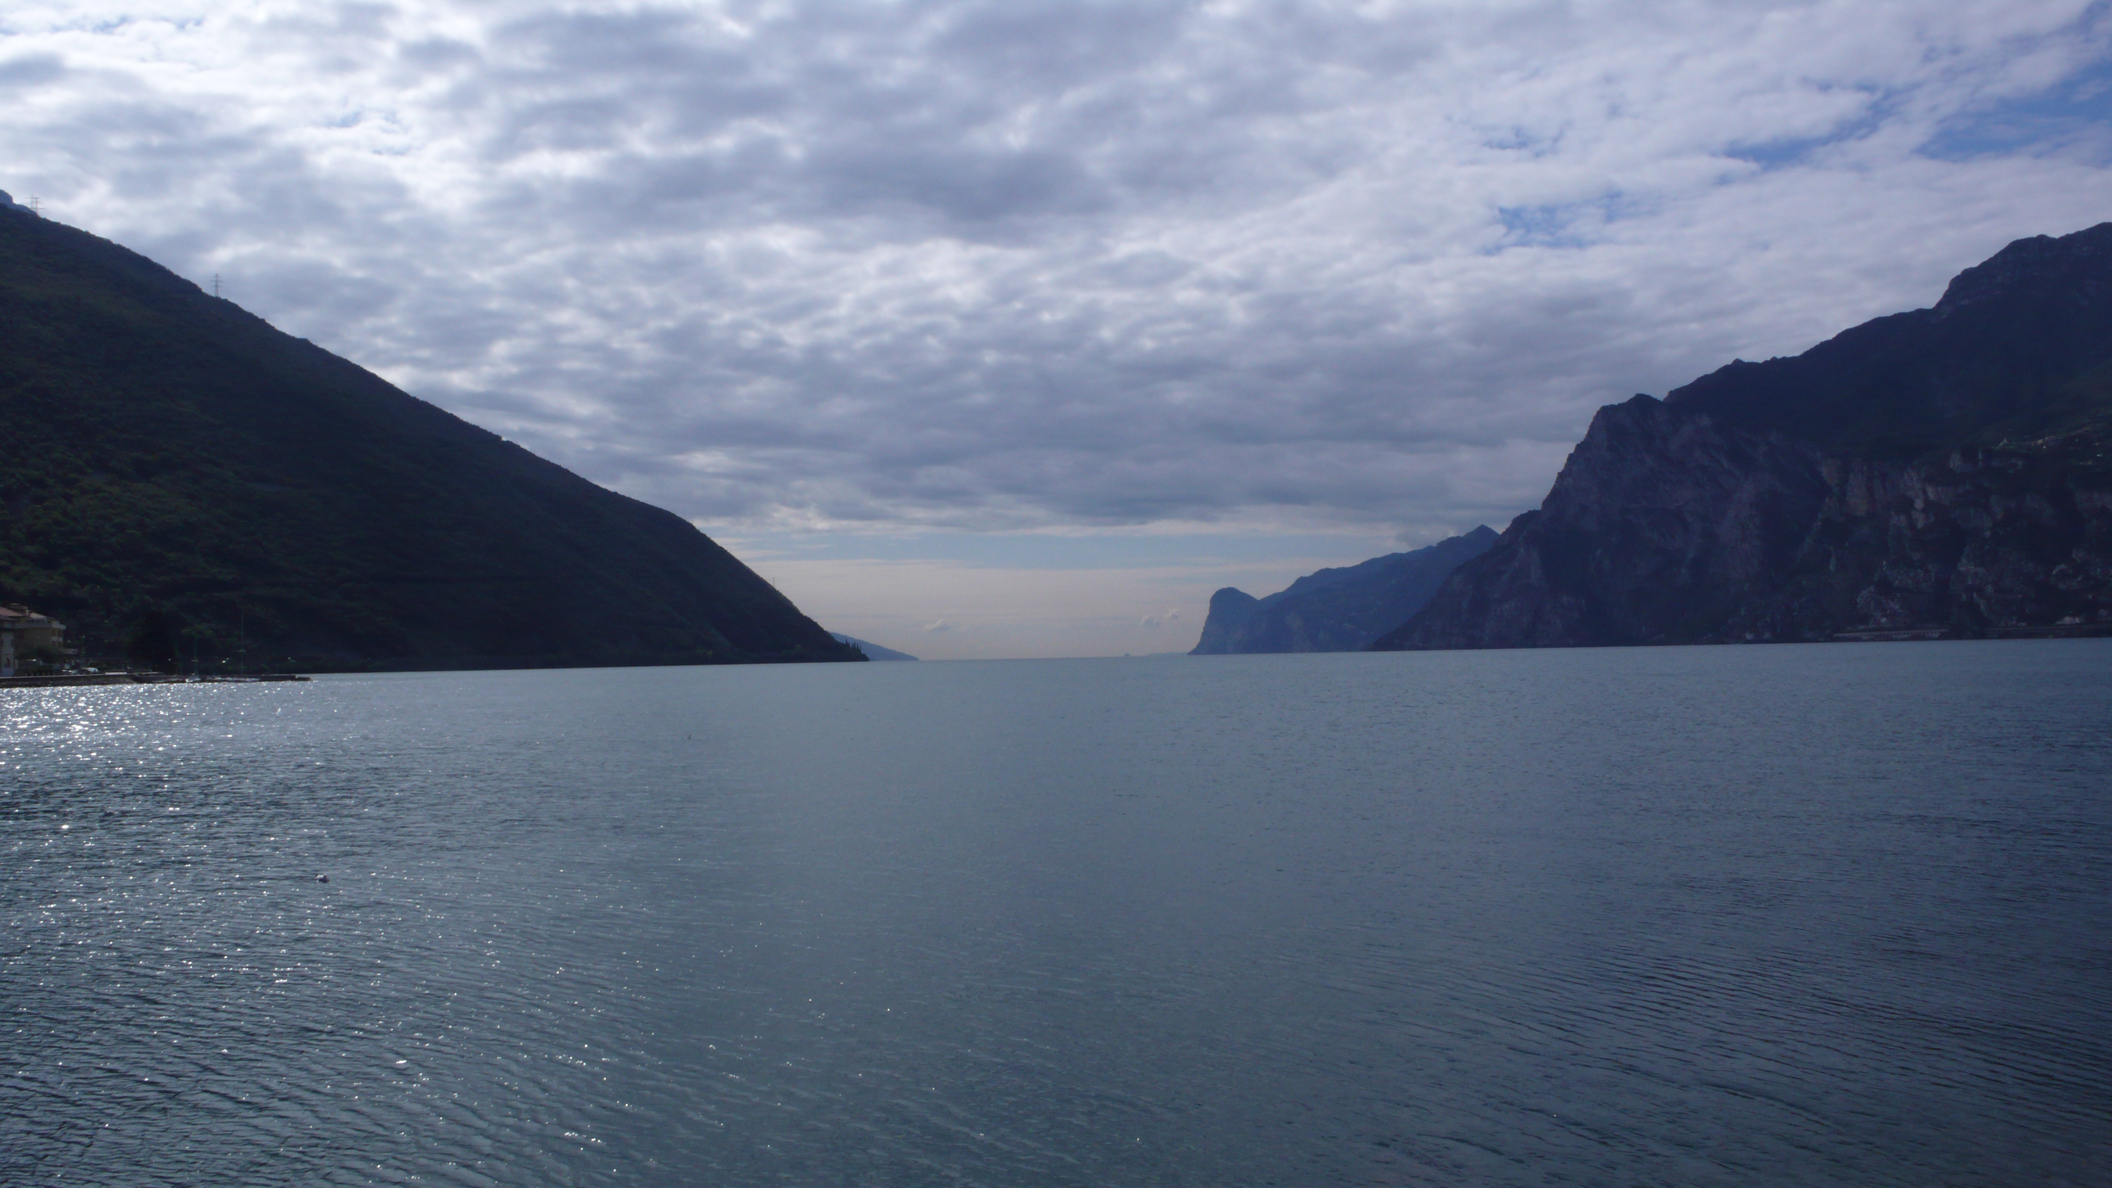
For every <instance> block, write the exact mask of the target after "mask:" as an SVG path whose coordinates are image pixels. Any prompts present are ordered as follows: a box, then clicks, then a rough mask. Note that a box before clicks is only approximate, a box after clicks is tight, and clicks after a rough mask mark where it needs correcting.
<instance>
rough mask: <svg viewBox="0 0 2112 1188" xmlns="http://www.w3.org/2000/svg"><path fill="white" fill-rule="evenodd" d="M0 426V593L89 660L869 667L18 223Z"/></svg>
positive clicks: (661, 530)
mask: <svg viewBox="0 0 2112 1188" xmlns="http://www.w3.org/2000/svg"><path fill="white" fill-rule="evenodd" d="M0 423H4V424H5V426H6V430H5V432H4V433H0V599H5V600H10V601H22V602H27V603H29V604H31V605H33V606H36V607H37V608H38V609H39V610H43V611H46V612H48V613H50V614H52V615H54V616H55V617H57V618H60V619H62V620H64V621H65V622H66V623H67V625H68V627H69V628H70V629H71V630H70V631H69V642H72V643H79V644H84V645H85V646H86V648H87V650H88V653H89V655H90V656H91V657H92V658H95V659H106V660H112V661H122V660H123V659H124V658H125V657H126V655H127V653H128V652H129V653H131V654H132V657H133V659H134V660H137V661H145V662H154V663H162V664H169V663H175V662H177V661H179V660H180V661H181V662H182V663H183V664H184V666H185V667H188V666H189V665H190V664H192V663H198V664H201V665H207V666H210V665H214V664H216V662H218V661H220V660H222V659H230V662H231V663H239V662H240V661H239V660H237V659H234V658H236V657H238V656H240V657H246V659H247V660H248V662H249V663H251V664H254V665H264V664H269V665H274V666H294V667H302V668H446V667H512V666H528V665H580V664H653V663H662V664H664V663H707V662H708V663H722V662H738V661H754V660H856V659H860V657H859V656H858V654H857V653H856V652H855V651H854V650H853V649H851V648H848V647H846V646H844V645H842V644H839V643H837V642H836V641H835V640H834V639H831V638H830V637H829V635H828V633H827V632H825V631H823V630H822V629H821V627H820V626H819V625H817V624H816V623H814V622H813V621H812V620H810V619H808V618H807V617H806V616H805V615H803V614H801V613H800V612H799V609H798V608H797V607H795V606H793V605H792V603H791V602H790V601H788V600H787V599H786V598H785V597H784V596H783V595H781V594H779V593H778V592H777V591H776V590H775V589H773V588H771V586H770V584H769V583H768V582H765V581H764V580H762V579H761V578H760V577H758V576H756V574H754V573H753V572H751V571H750V570H749V569H748V568H747V567H746V566H745V565H742V564H741V562H740V561H739V560H738V559H736V558H735V557H733V556H732V555H731V554H730V553H728V552H726V550H724V549H722V548H720V547H719V546H718V545H717V544H715V543H713V542H712V541H711V540H710V539H709V538H707V537H706V536H705V535H704V534H703V533H701V532H699V531H697V529H696V528H695V527H694V526H692V525H691V524H689V523H688V522H687V521H685V520H683V519H682V518H681V517H679V516H676V515H674V514H673V513H671V512H667V511H662V510H661V509H659V508H655V507H649V506H647V505H646V504H643V503H640V502H638V501H636V500H634V499H628V498H625V497H624V496H622V495H618V494H616V493H615V492H613V491H608V490H605V489H603V488H601V487H598V486H595V485H594V484H593V483H590V482H588V481H587V480H585V479H582V478H580V477H579V476H577V475H574V474H572V473H570V472H568V471H566V470H564V469H563V468H561V467H559V466H557V465H555V464H553V463H550V462H547V461H544V460H543V459H541V458H538V457H536V456H534V455H533V454H530V453H529V452H528V451H526V450H524V449H522V448H521V447H519V446H517V445H513V444H510V443H508V442H506V441H503V440H501V439H500V438H499V437H498V436H497V435H496V434H493V433H490V432H488V431H486V430H484V429H480V428H478V427H477V426H474V425H471V424H469V423H467V422H465V421H462V420H460V419H458V418H456V417H454V416H452V415H450V414H448V413H447V412H445V411H443V410H441V409H439V408H436V407H434V406H433V405H430V404H427V403H425V402H423V401H421V400H417V399H415V398H413V397H411V396H409V395H407V394H405V393H403V392H401V391H398V390H397V389H396V388H394V387H391V386H390V385H389V384H388V383H386V382H385V381H383V380H382V379H381V378H380V377H378V376H375V375H373V374H371V373H369V372H367V371H364V370H362V369H360V368H359V367H357V366H354V365H353V364H351V363H349V362H346V361H345V360H343V359H340V358H337V357H336V356H334V355H331V354H330V353H328V352H327V351H324V350H323V349H321V348H320V347H317V346H315V345H313V344H311V343H308V342H306V341H303V340H301V339H297V338H293V337H290V336H288V335H286V334H283V333H281V332H279V331H278V330H275V329H273V328H272V327H271V326H269V325H267V324H266V323H265V322H264V321H263V320H261V319H259V318H257V317H255V316H253V315H251V314H249V313H246V312H244V311H243V310H241V309H240V308H238V307H237V306H235V305H234V304H233V303H231V302H227V301H222V300H219V299H218V298H215V297H212V296H209V295H207V294H205V293H202V292H200V291H199V289H198V286H196V285H194V284H192V283H190V282H188V281H186V280H183V279H182V278H180V277H177V276H175V275H173V274H172V273H170V272H168V271H167V270H166V269H164V268H162V267H160V266H159V265H157V264H155V263H154V262H152V261H151V260H148V259H146V258H145V257H142V256H139V255H136V254H134V253H132V252H130V251H127V250H125V249H124V248H122V247H119V246H117V245H116V244H113V243H109V242H107V241H104V240H101V239H97V238H96V237H94V236H92V235H89V234H86V233H85V232H82V231H78V230H75V229H73V228H71V227H65V226H62V225H60V224H57V223H53V222H49V221H47V220H43V219H39V218H37V217H35V216H34V215H32V214H29V213H27V212H24V211H20V210H14V209H0Z"/></svg>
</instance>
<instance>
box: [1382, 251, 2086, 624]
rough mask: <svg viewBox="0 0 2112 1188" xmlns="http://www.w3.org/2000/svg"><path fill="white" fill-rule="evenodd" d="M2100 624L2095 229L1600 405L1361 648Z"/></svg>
mask: <svg viewBox="0 0 2112 1188" xmlns="http://www.w3.org/2000/svg"><path fill="white" fill-rule="evenodd" d="M2108 632H2112V223H2106V224H2100V225H2099V226H2096V227H2093V228H2091V229H2089V230H2087V231H2081V232H2077V233H2076V234H2073V235H2069V236H2066V237H2064V238H2060V239H2051V238H2047V237H2045V236H2040V237H2037V238H2033V239H2022V240H2018V241H2017V242H2015V243H2012V244H2010V245H2009V246H2008V247H2006V248H2004V249H2002V251H2001V252H1999V253H1997V254H1996V255H1995V256H1994V257H1992V258H1991V259H1989V260H1988V261H1987V262H1986V263H1983V264H1980V265H1978V266H1976V267H1973V268H1969V269H1967V270H1966V271H1964V272H1963V273H1960V274H1959V275H1958V277H1957V279H1955V280H1953V281H1952V282H1951V284H1950V287H1949V289H1948V290H1947V291H1946V292H1945V293H1944V295H1943V299H1942V300H1941V301H1939V302H1937V303H1936V305H1935V306H1934V307H1933V308H1931V309H1921V310H1914V311H1912V312H1910V313H1902V314H1894V315H1892V316H1890V317H1883V318H1878V319H1876V320H1875V321H1871V322H1866V323H1864V324H1863V325H1861V326H1858V327H1856V328H1855V329H1852V330H1849V331H1847V332H1845V333H1843V334H1841V335H1839V336H1838V337H1835V338H1833V339H1831V340H1829V341H1827V342H1824V343H1821V344H1819V345H1818V346H1816V347H1813V348H1812V349H1811V350H1809V351H1806V352H1805V353H1803V354H1801V355H1798V356H1796V357H1795V358H1785V359H1773V360H1770V361H1768V362H1766V363H1744V362H1734V363H1732V364H1731V365H1730V366H1728V367H1725V368H1723V369H1721V370H1719V371H1716V372H1713V373H1711V374H1709V375H1706V376H1703V377H1702V378H1700V379H1698V380H1696V381H1694V382H1693V383H1691V384H1689V385H1687V386H1686V387H1684V388H1681V389H1679V390H1677V391H1675V392H1673V393H1671V394H1670V395H1669V396H1667V397H1666V398H1665V399H1664V400H1662V401H1659V400H1653V399H1651V398H1650V397H1648V396H1637V397H1636V398H1634V399H1633V400H1630V401H1628V402H1626V403H1624V404H1616V405H1609V406H1607V407H1606V408H1602V409H1600V410H1599V413H1598V415H1597V416H1596V417H1594V418H1593V420H1592V423H1591V428H1590V430H1589V431H1588V432H1586V434H1585V435H1584V440H1583V441H1582V442H1580V443H1578V445H1577V448H1576V449H1575V450H1574V451H1573V452H1572V453H1571V454H1570V456H1569V461H1568V463H1567V464H1566V465H1564V467H1563V468H1562V473H1561V475H1560V476H1559V477H1557V478H1556V479H1555V484H1554V488H1553V489H1552V490H1551V491H1549V492H1548V496H1547V500H1546V502H1544V503H1543V504H1541V506H1540V509H1539V510H1537V511H1531V512H1527V513H1525V514H1524V515H1522V516H1519V517H1518V518H1517V519H1516V520H1514V521H1512V523H1511V526H1510V528H1509V529H1508V530H1507V531H1505V532H1504V534H1503V539H1502V540H1501V541H1500V542H1499V543H1498V544H1497V545H1496V547H1495V548H1493V549H1491V550H1490V551H1489V552H1488V553H1487V554H1486V555H1484V556H1482V557H1481V558H1479V559H1478V560H1476V561H1474V562H1472V563H1470V564H1468V565H1465V566H1463V567H1461V569H1460V570H1459V572H1458V573H1456V574H1454V575H1453V576H1452V578H1451V579H1450V580H1449V581H1448V582H1447V583H1446V584H1445V587H1444V589H1443V590H1441V591H1440V592H1439V593H1438V594H1437V596H1436V597H1435V598H1433V599H1431V601H1430V604H1429V605H1428V606H1426V607H1425V608H1424V609H1423V610H1422V612H1421V613H1420V614H1418V615H1417V616H1416V617H1415V618H1414V619H1413V620H1411V621H1409V622H1408V623H1406V624H1405V625H1403V626H1402V627H1401V628H1400V630H1398V631H1395V632H1392V633H1390V634H1388V635H1387V636H1386V637H1385V638H1384V639H1383V640H1381V641H1380V642H1379V643H1378V644H1377V645H1375V646H1377V647H1380V648H1471V647H1522V646H1538V645H1577V644H1635V643H1687V642H1707V641H1742V640H1816V639H1833V638H1837V637H1843V636H1845V637H1848V638H1872V637H1884V636H1902V635H1904V636H1913V635H1955V636H1988V635H1996V636H1999V635H2005V634H2088V633H2108Z"/></svg>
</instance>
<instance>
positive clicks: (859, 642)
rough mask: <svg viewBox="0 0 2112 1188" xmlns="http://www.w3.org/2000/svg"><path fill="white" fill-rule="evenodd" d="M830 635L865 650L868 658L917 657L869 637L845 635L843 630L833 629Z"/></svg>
mask: <svg viewBox="0 0 2112 1188" xmlns="http://www.w3.org/2000/svg"><path fill="white" fill-rule="evenodd" d="M829 636H830V638H832V639H834V640H835V641H836V642H837V643H840V644H849V645H850V646H852V647H854V648H857V649H858V650H859V651H861V652H864V653H865V658H866V659H868V660H914V659H916V657H915V656H912V655H910V654H909V653H908V652H898V651H896V650H894V649H893V648H883V647H881V646H880V645H879V644H876V643H874V642H873V641H871V640H869V639H858V638H856V637H854V636H849V635H845V634H844V633H843V632H841V631H831V632H829Z"/></svg>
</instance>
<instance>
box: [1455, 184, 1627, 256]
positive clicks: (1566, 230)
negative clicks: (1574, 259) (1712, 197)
mask: <svg viewBox="0 0 2112 1188" xmlns="http://www.w3.org/2000/svg"><path fill="white" fill-rule="evenodd" d="M1649 211H1650V205H1649V204H1648V203H1646V202H1643V201H1641V200H1639V199H1637V198H1635V197H1633V196H1631V195H1629V194H1625V193H1622V192H1621V191H1619V190H1615V191H1612V192H1610V193H1607V194H1602V195H1600V196H1599V197H1597V198H1591V199H1586V200H1584V201H1582V202H1553V203H1545V204H1542V205H1538V206H1499V207H1497V208H1496V220H1497V222H1499V223H1501V224H1502V225H1503V240H1502V242H1500V243H1498V244H1497V245H1496V246H1495V247H1493V248H1491V249H1490V250H1489V253H1488V254H1491V255H1493V254H1494V253H1496V252H1500V251H1503V250H1504V249H1506V248H1514V247H1553V248H1584V247H1590V246H1591V245H1592V244H1594V243H1596V242H1598V241H1599V238H1600V236H1599V234H1598V233H1599V232H1600V231H1602V230H1604V229H1605V228H1606V227H1607V226H1609V225H1611V224H1613V223H1618V222H1621V221H1622V220H1624V219H1631V218H1636V217H1638V216H1640V215H1644V214H1647V213H1649Z"/></svg>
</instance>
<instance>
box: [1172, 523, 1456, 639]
mask: <svg viewBox="0 0 2112 1188" xmlns="http://www.w3.org/2000/svg"><path fill="white" fill-rule="evenodd" d="M1496 539H1497V538H1496V533H1495V532H1494V531H1493V530H1492V529H1490V528H1489V527H1488V526H1487V525H1483V526H1481V527H1478V528H1476V529H1474V530H1473V531H1472V532H1469V533H1467V534H1465V535H1464V536H1454V537H1451V538H1450V539H1447V540H1442V541H1439V542H1438V543H1436V544H1434V545H1431V546H1429V547H1428V548H1421V549H1417V550H1415V551H1414V552H1412V553H1390V554H1388V555H1386V556H1384V557H1374V558H1372V559H1371V560H1369V561H1366V562H1363V563H1362V564H1359V565H1349V566H1344V567H1343V568H1340V569H1323V570H1320V571H1319V572H1317V573H1310V574H1307V575H1306V576H1304V577H1302V578H1299V579H1298V580H1297V581H1295V582H1292V583H1291V584H1290V586H1288V587H1287V588H1285V589H1282V590H1279V591H1277V592H1276V593H1274V594H1271V595H1269V596H1268V597H1266V598H1256V597H1254V596H1253V595H1251V594H1247V593H1243V592H1241V591H1239V590H1236V589H1233V588H1232V587H1230V586H1227V587H1225V588H1224V589H1222V590H1219V591H1218V592H1217V593H1215V594H1212V595H1211V596H1210V614H1209V617H1208V618H1206V619H1205V620H1204V621H1203V637H1202V639H1201V640H1200V641H1199V642H1198V643H1197V644H1196V645H1195V650H1194V651H1192V652H1190V653H1189V655H1191V656H1216V655H1225V654H1227V653H1234V652H1354V651H1357V650H1359V649H1361V648H1363V647H1364V646H1365V645H1367V644H1369V643H1371V641H1373V640H1374V639H1377V638H1378V637H1379V636H1380V635H1381V634H1383V633H1384V632H1385V631H1387V630H1388V629H1390V628H1392V627H1395V626H1398V625H1399V624H1401V623H1402V622H1405V621H1406V620H1407V618H1408V617H1409V616H1410V615H1413V614H1414V613H1415V612H1416V611H1418V610H1421V609H1422V606H1423V604H1424V603H1425V602H1427V601H1429V599H1430V596H1431V595H1432V594H1434V593H1436V591H1437V588H1438V586H1439V585H1440V584H1442V583H1443V582H1444V580H1445V578H1446V577H1448V576H1450V575H1451V573H1452V571H1453V570H1455V569H1457V568H1459V567H1460V565H1461V564H1463V563H1465V562H1467V561H1470V560H1472V559H1473V558H1475V557H1479V556H1480V555H1481V554H1483V553H1485V552H1487V551H1488V549H1489V547H1490V546H1491V545H1494V544H1495V543H1496Z"/></svg>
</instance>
